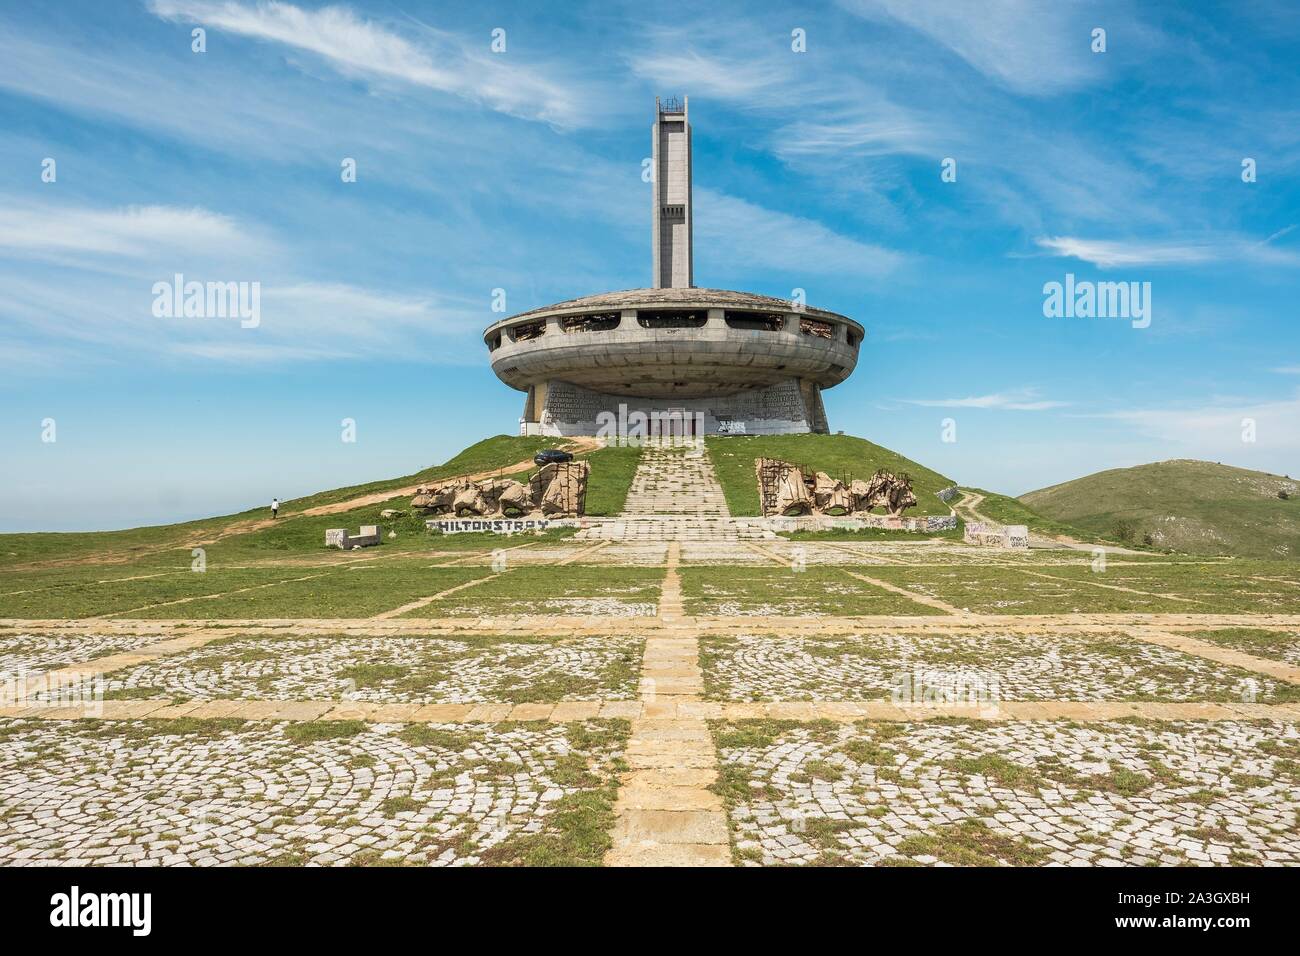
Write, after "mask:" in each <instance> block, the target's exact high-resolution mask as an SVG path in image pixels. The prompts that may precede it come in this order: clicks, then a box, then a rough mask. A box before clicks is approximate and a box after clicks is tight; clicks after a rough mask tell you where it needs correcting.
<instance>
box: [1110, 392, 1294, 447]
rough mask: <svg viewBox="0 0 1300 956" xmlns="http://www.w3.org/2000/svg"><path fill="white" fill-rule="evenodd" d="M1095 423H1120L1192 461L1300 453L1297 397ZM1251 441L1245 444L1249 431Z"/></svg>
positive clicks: (1134, 414)
mask: <svg viewBox="0 0 1300 956" xmlns="http://www.w3.org/2000/svg"><path fill="white" fill-rule="evenodd" d="M1090 417H1097V418H1106V419H1111V420H1113V421H1118V422H1123V423H1126V424H1128V425H1130V426H1132V427H1133V428H1134V429H1136V430H1137V431H1138V432H1140V433H1141V434H1143V435H1145V436H1148V437H1150V438H1154V439H1158V440H1161V441H1167V442H1171V443H1174V444H1178V445H1182V446H1185V447H1187V448H1190V449H1192V450H1193V451H1192V452H1191V454H1193V455H1194V456H1195V457H1211V458H1212V457H1217V456H1218V455H1220V454H1225V453H1232V452H1235V453H1236V454H1237V455H1240V454H1241V453H1243V452H1249V451H1250V450H1251V449H1252V448H1253V447H1255V446H1260V447H1262V448H1265V449H1279V448H1283V449H1295V448H1300V395H1296V396H1294V397H1291V398H1283V399H1273V400H1263V401H1259V400H1247V399H1240V398H1225V399H1223V400H1220V401H1212V402H1202V403H1199V404H1195V405H1188V406H1186V407H1180V408H1135V409H1123V410H1120V411H1113V412H1104V413H1101V414H1098V415H1096V416H1090ZM1248 423H1249V426H1250V429H1249V433H1250V434H1251V435H1252V436H1253V439H1254V440H1253V441H1243V434H1244V433H1245V432H1246V430H1247V424H1248Z"/></svg>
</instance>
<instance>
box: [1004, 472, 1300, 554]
mask: <svg viewBox="0 0 1300 956" xmlns="http://www.w3.org/2000/svg"><path fill="white" fill-rule="evenodd" d="M1280 494H1281V495H1287V496H1289V499H1287V498H1283V497H1281V496H1280ZM1019 500H1020V501H1021V502H1023V503H1024V504H1025V505H1027V506H1029V507H1030V508H1032V509H1033V510H1034V511H1036V512H1038V513H1039V514H1042V515H1046V516H1047V517H1049V518H1052V519H1055V520H1057V521H1063V522H1067V523H1069V524H1071V525H1075V526H1076V527H1079V528H1083V529H1085V530H1087V531H1091V532H1093V533H1095V534H1098V535H1102V536H1105V537H1107V538H1112V539H1114V540H1118V541H1120V542H1129V543H1134V544H1143V543H1148V544H1151V545H1154V546H1155V547H1159V548H1168V549H1170V550H1173V551H1181V552H1185V553H1188V554H1235V555H1241V556H1244V557H1257V558H1296V557H1300V481H1298V480H1296V479H1293V478H1288V477H1284V476H1280V475H1270V474H1268V473H1267V472H1262V471H1250V470H1249V469H1246V468H1234V467H1232V466H1231V465H1220V464H1217V463H1215V462H1212V461H1191V460H1186V459H1178V460H1174V461H1160V462H1155V463H1154V464H1150V465H1138V466H1137V467H1135V468H1116V469H1112V470H1111V471H1100V472H1098V473H1097V474H1095V475H1088V476H1086V477H1084V478H1076V479H1075V480H1074V481H1067V482H1065V483H1064V484H1060V485H1052V486H1051V487H1050V488H1042V489H1039V490H1038V491H1031V492H1029V493H1028V494H1025V495H1021V496H1020V498H1019Z"/></svg>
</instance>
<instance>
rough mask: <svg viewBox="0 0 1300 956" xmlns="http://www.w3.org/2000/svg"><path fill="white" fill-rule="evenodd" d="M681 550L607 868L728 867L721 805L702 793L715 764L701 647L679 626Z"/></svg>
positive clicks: (671, 557)
mask: <svg viewBox="0 0 1300 956" xmlns="http://www.w3.org/2000/svg"><path fill="white" fill-rule="evenodd" d="M680 555H681V549H680V547H679V546H678V545H677V544H673V545H671V546H670V547H669V551H668V569H667V573H666V574H665V577H664V585H663V592H662V597H661V599H660V605H659V619H660V622H661V623H662V625H663V628H664V630H663V633H662V634H661V635H659V636H655V637H650V638H648V639H647V640H646V648H645V659H644V660H643V662H642V665H641V700H640V704H641V706H642V710H641V713H640V714H639V715H638V716H637V717H635V718H634V719H633V721H632V736H631V739H630V740H629V741H628V748H627V755H626V760H627V763H628V766H629V767H631V771H630V772H629V773H628V774H627V776H626V778H625V779H624V780H623V786H622V787H621V788H620V789H619V793H618V801H617V802H616V803H615V805H614V814H615V824H614V831H613V834H612V837H613V847H612V848H611V849H610V851H609V853H608V854H607V855H606V857H605V863H606V865H608V866H729V865H730V864H731V846H730V837H729V835H728V830H727V817H726V813H725V812H724V810H723V807H722V800H721V798H719V797H718V795H717V794H715V793H714V792H713V791H712V790H710V789H709V787H710V786H711V785H712V784H713V783H715V782H716V781H717V777H718V760H717V752H716V750H715V748H714V746H713V739H712V737H711V735H710V734H709V728H708V725H707V724H706V723H705V720H704V718H703V716H701V715H699V714H693V713H691V706H692V705H697V704H699V703H700V697H701V695H702V694H703V692H704V677H703V675H702V674H701V673H700V664H699V657H700V642H699V638H698V637H696V636H694V634H693V633H692V630H691V629H690V628H689V626H686V625H684V624H683V621H682V613H681V608H682V603H681V582H680V581H679V580H678V577H677V562H678V560H679V558H680Z"/></svg>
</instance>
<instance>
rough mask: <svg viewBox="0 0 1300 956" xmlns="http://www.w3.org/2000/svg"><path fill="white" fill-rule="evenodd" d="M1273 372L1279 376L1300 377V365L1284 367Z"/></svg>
mask: <svg viewBox="0 0 1300 956" xmlns="http://www.w3.org/2000/svg"><path fill="white" fill-rule="evenodd" d="M1272 371H1273V372H1274V373H1275V374H1277V375H1300V365H1283V366H1282V367H1281V368H1275V369H1273V370H1272Z"/></svg>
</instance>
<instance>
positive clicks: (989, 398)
mask: <svg viewBox="0 0 1300 956" xmlns="http://www.w3.org/2000/svg"><path fill="white" fill-rule="evenodd" d="M1037 395H1038V389H1036V388H1020V389H1015V390H1013V391H1010V392H994V393H993V394H991V395H972V396H969V397H967V398H905V399H903V401H904V402H905V403H906V404H908V405H921V406H923V407H925V408H995V409H1005V410H1007V411H1014V412H1043V411H1047V410H1049V409H1052V408H1064V407H1066V406H1067V405H1069V404H1070V403H1069V402H1056V401H1049V400H1046V399H1040V398H1038V397H1037Z"/></svg>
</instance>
